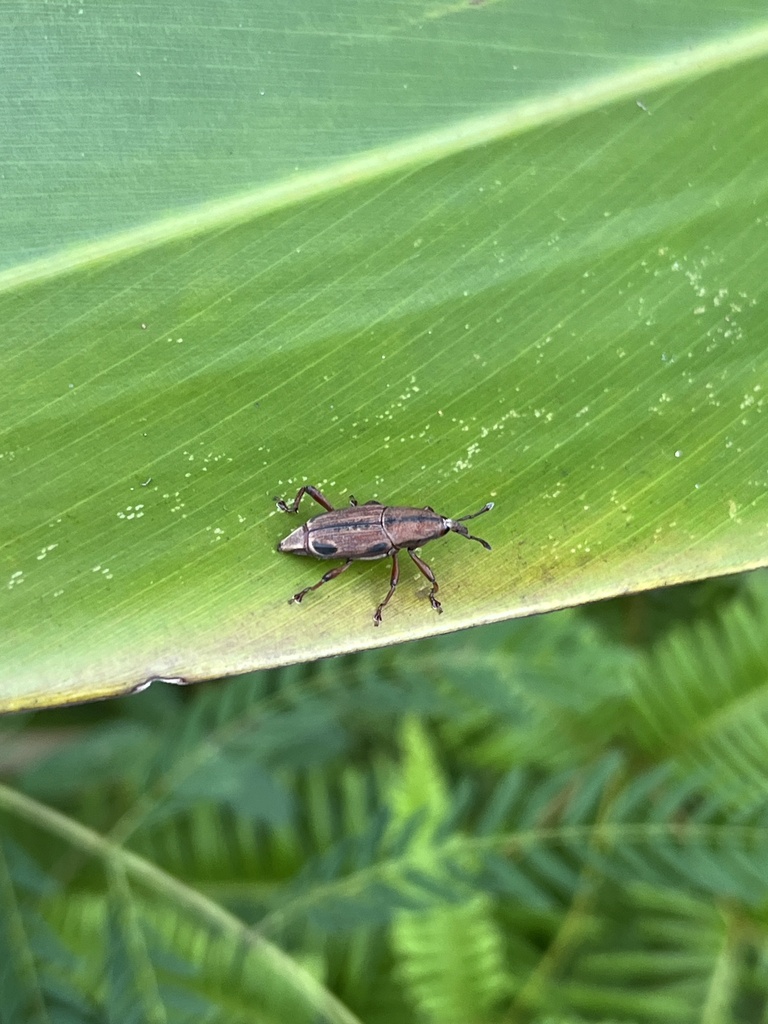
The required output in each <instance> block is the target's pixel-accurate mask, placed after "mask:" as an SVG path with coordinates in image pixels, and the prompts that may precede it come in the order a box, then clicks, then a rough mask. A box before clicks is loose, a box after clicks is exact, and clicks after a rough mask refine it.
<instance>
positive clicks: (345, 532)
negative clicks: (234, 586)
mask: <svg viewBox="0 0 768 1024" xmlns="http://www.w3.org/2000/svg"><path fill="white" fill-rule="evenodd" d="M385 511H386V510H385V508H384V506H383V505H357V506H355V507H354V508H340V509H335V510H334V511H333V512H323V513H322V514H321V515H319V516H314V517H313V518H312V519H309V520H308V521H307V522H306V523H305V524H304V525H303V526H299V527H298V529H296V530H294V531H293V533H291V534H289V535H288V536H287V537H286V538H285V540H282V541H281V542H280V544H279V546H278V551H289V552H292V553H293V554H297V555H312V557H314V558H353V559H354V560H355V561H361V562H366V561H375V560H376V559H377V558H386V557H387V555H391V554H392V552H393V551H394V546H393V544H392V543H391V542H390V538H389V537H388V536H387V534H386V532H384V533H383V532H382V515H383V513H384V512H385Z"/></svg>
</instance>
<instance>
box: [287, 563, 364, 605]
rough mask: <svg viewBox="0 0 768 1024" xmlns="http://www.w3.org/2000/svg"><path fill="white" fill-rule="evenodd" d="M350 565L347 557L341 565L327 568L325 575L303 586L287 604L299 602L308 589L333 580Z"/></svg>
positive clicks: (313, 588) (314, 588)
mask: <svg viewBox="0 0 768 1024" xmlns="http://www.w3.org/2000/svg"><path fill="white" fill-rule="evenodd" d="M350 565H352V559H351V558H348V559H347V561H346V562H344V564H343V565H337V566H336V568H335V569H329V570H328V572H327V573H326V574H325V576H323V578H322V579H321V580H318V581H317V583H313V584H312V586H311V587H304V589H303V590H300V591H299V592H298V594H294V595H293V597H292V598H291V600H290V601H289V602H288V604H301V602H302V601H303V600H304V598H305V597H306V596H307V594H308V593H309V592H310V590H317V588H318V587H322V585H323V584H324V583H330V582H331V580H335V579H336V577H337V576H341V574H342V573H343V572H346V570H347V569H348V568H349V567H350Z"/></svg>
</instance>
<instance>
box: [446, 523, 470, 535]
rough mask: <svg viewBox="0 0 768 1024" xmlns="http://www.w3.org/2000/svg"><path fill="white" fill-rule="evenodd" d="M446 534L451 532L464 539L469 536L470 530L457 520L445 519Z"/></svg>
mask: <svg viewBox="0 0 768 1024" xmlns="http://www.w3.org/2000/svg"><path fill="white" fill-rule="evenodd" d="M443 522H444V523H445V530H446V533H447V532H448V530H450V531H451V532H452V533H460V534H461V535H462V537H468V536H469V530H468V529H467V528H466V526H465V525H464V523H459V522H457V521H456V520H455V519H444V520H443Z"/></svg>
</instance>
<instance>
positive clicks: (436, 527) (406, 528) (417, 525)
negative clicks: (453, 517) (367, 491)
mask: <svg viewBox="0 0 768 1024" xmlns="http://www.w3.org/2000/svg"><path fill="white" fill-rule="evenodd" d="M446 523H447V520H446V519H445V517H444V516H441V515H439V514H438V513H437V512H433V511H432V510H431V509H429V508H407V507H401V506H395V507H393V508H385V509H384V518H383V523H382V525H383V526H384V529H385V530H386V532H387V536H388V537H390V538H391V540H392V544H393V546H394V547H396V548H410V549H411V551H412V550H413V549H414V548H418V547H421V545H422V544H426V543H427V541H430V540H436V539H437V538H438V537H443V536H445V534H446V533H448V530H449V527H448V526H447V525H446Z"/></svg>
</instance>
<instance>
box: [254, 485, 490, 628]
mask: <svg viewBox="0 0 768 1024" xmlns="http://www.w3.org/2000/svg"><path fill="white" fill-rule="evenodd" d="M305 494H308V495H309V496H310V498H314V499H315V501H316V502H317V503H318V504H319V505H322V506H323V508H324V509H326V510H327V511H325V512H321V513H320V515H318V516H314V517H313V518H312V519H310V520H308V521H307V522H306V523H304V525H303V526H299V527H298V528H297V529H295V530H294V531H293V533H289V534H288V536H287V537H286V538H285V539H284V540H281V541H280V543H279V544H278V545H277V550H278V551H285V552H288V553H290V554H294V555H311V556H312V557H313V558H343V559H344V563H343V565H338V566H336V568H335V569H330V570H329V571H328V572H327V573H326V574H325V575H324V576H323V577H322V579H321V580H319V581H318V582H317V583H315V584H313V585H312V586H311V587H305V588H304V589H303V590H300V591H299V592H298V594H294V595H293V597H292V598H291V603H293V602H295V603H296V604H300V603H301V601H302V600H303V598H304V597H305V596H306V595H307V594H308V593H309V592H310V590H317V588H318V587H322V585H323V584H324V583H330V581H331V580H334V579H336V577H337V576H341V574H342V573H343V572H345V571H346V570H347V569H348V568H349V567H350V565H352V563H353V562H369V561H374V560H375V559H378V558H391V559H392V576H391V578H390V581H389V593H388V594H387V596H386V597H385V598H384V600H383V601H382V602H381V604H380V605H379V607H378V608H377V609H376V612H375V614H374V616H373V624H374V626H378V625H379V623H380V622H381V613H382V611H383V610H384V608H385V607H386V606H387V605H388V604H389V599H390V598H391V597H392V595H393V594H394V592H395V587H396V586H397V581H398V580H399V578H400V568H399V566H398V564H397V554H398V552H399V551H403V550H405V551H407V552H408V554H409V555H410V557H411V559H412V560H413V562H414V563H415V565H416V567H417V568H418V569H419V571H420V572H422V573H423V574H424V575H425V576H426V577H427V579H428V580H429V582H430V583H431V584H432V589H431V590H430V592H429V600H430V603H431V605H432V607H433V608H434V609H435V611H436V612H441V611H442V610H443V609H442V606H441V604H440V602H439V601H438V600H437V597H436V596H435V595H436V594H437V590H438V586H437V580H436V579H435V574H434V573H433V572H432V570H431V569H430V567H429V566H428V565H427V563H426V562H423V561H422V560H421V559H420V558H419V556H418V555H417V554H415V553H414V548H419V547H421V546H422V544H426V543H427V541H430V540H437V538H438V537H444V536H445V534H446V533H450V532H451V531H452V532H453V533H458V534H461V536H462V537H466V538H467V539H468V540H476V541H477V542H478V544H482V545H483V547H484V548H486V549H487V550H488V551H490V550H491V545H490V544H489V543H488V541H486V540H481V539H480V537H473V536H472V535H471V534H470V533H469V531H468V530H467V528H466V526H464V525H462V524H463V523H465V522H466V521H467V520H468V519H476V518H477V517H478V516H481V515H482V514H483V513H484V512H490V510H491V509H492V508H493V502H492V501H489V502H488V504H487V505H483V507H482V508H481V509H480V511H479V512H473V513H472V515H469V516H461V517H460V518H459V519H448V518H446V517H445V516H441V515H440V514H439V513H438V512H435V510H434V509H433V508H430V506H429V505H425V506H424V507H423V508H410V507H406V506H400V505H382V503H381V502H380V501H367V502H366V503H365V504H364V505H358V503H357V501H356V500H355V499H354V498H353V497H350V499H349V503H350V506H351V507H350V508H338V509H336V508H334V507H333V505H331V503H330V502H329V501H328V500H327V499H326V498H325V497H323V495H322V494H321V493H320V491H318V489H317V488H316V487H301V488H299V492H298V494H297V495H296V497H295V498H294V499H293V501H292V502H291V504H290V505H289V504H288V503H287V502H285V501H283V499H282V498H275V499H274V500H275V501H276V502H277V507H278V508H279V509H280V511H281V512H298V511H299V503H300V502H301V499H302V498H303V497H304V495H305Z"/></svg>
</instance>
